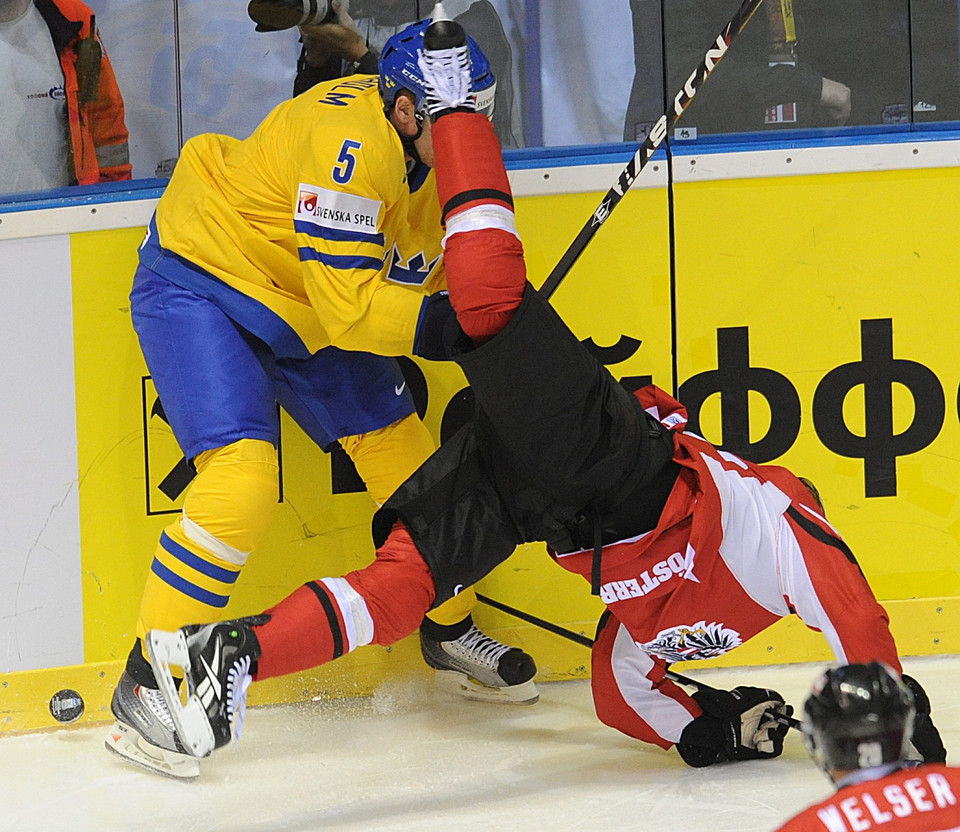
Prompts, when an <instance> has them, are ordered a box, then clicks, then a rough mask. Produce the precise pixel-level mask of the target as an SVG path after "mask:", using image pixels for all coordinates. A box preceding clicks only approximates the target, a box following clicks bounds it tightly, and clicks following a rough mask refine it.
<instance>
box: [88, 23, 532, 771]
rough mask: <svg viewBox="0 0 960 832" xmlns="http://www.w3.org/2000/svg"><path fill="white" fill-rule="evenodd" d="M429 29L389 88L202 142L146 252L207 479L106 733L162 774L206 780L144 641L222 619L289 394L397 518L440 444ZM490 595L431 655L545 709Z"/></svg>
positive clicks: (193, 444) (174, 547)
mask: <svg viewBox="0 0 960 832" xmlns="http://www.w3.org/2000/svg"><path fill="white" fill-rule="evenodd" d="M427 23H428V21H422V22H421V23H418V24H414V25H412V26H410V27H408V28H407V29H405V30H404V31H402V32H400V33H399V34H397V35H395V36H394V37H393V38H391V40H390V41H389V42H388V44H387V46H386V47H385V48H384V51H383V54H382V55H381V58H380V76H379V78H378V77H377V76H362V75H361V76H352V77H349V78H344V79H339V80H336V81H331V82H328V83H324V84H319V85H317V86H316V87H313V88H312V89H310V90H308V91H307V92H305V93H303V94H302V95H300V96H298V97H297V98H294V99H293V100H291V101H287V102H284V103H283V104H280V105H279V106H278V107H277V108H276V109H275V110H274V111H273V112H272V113H270V115H269V116H267V118H266V119H265V120H264V121H263V123H262V124H261V125H260V126H259V127H258V128H257V129H256V131H255V132H254V133H253V134H252V135H251V136H250V137H249V138H247V139H245V140H242V141H240V140H237V139H233V138H230V137H227V136H219V135H210V134H205V135H201V136H197V137H195V138H193V139H190V140H189V141H188V142H187V143H186V144H185V145H184V147H183V151H182V154H181V157H180V160H179V161H178V163H177V166H176V169H175V171H174V173H173V177H172V178H171V180H170V183H169V185H168V186H167V188H166V191H165V192H164V194H163V196H162V197H161V199H160V201H159V203H158V205H157V210H156V213H155V216H154V218H153V220H152V221H151V223H150V226H149V229H148V231H147V235H146V237H145V239H144V242H143V244H142V245H141V248H140V265H139V267H138V269H137V272H136V274H135V276H134V284H133V290H132V292H131V295H130V301H131V314H132V318H133V323H134V328H135V329H136V331H137V335H138V337H139V339H140V346H141V349H142V351H143V354H144V358H145V359H146V362H147V366H148V368H149V370H150V374H151V376H152V379H153V382H154V384H155V386H156V389H157V392H158V394H159V397H160V400H161V402H162V404H163V408H164V411H165V414H166V417H167V419H168V420H169V423H170V425H171V427H172V428H173V431H174V434H175V435H176V437H177V441H178V442H179V444H180V446H181V449H182V450H183V453H184V455H185V456H186V458H187V459H188V460H190V462H191V464H192V466H193V467H194V468H195V470H196V477H195V478H194V480H193V481H192V483H191V485H190V487H189V490H188V491H187V494H186V495H185V498H184V504H183V511H182V513H181V514H180V515H179V516H178V517H177V518H176V520H175V521H174V522H173V523H171V524H170V525H169V526H168V527H167V528H166V529H164V531H163V533H162V534H161V536H160V541H159V544H158V546H157V549H156V551H155V554H154V557H153V560H152V563H151V566H150V572H149V574H148V578H147V582H146V586H145V589H144V594H143V599H142V602H141V607H140V615H139V620H138V622H137V641H136V644H135V645H134V646H133V649H132V650H131V652H130V656H129V658H128V660H127V664H126V668H125V670H124V672H123V674H122V675H121V678H120V680H119V683H118V685H117V688H116V690H115V692H114V696H113V701H112V711H113V714H114V716H115V718H116V723H115V724H114V726H113V728H112V729H111V731H110V732H109V733H108V735H107V738H106V745H107V748H108V749H110V750H111V751H113V752H115V753H117V754H119V755H120V756H122V757H124V758H126V759H128V760H130V761H132V762H134V763H137V764H139V765H142V766H144V767H146V768H148V769H151V770H154V771H157V772H159V773H162V774H166V775H169V776H172V777H178V778H185V779H189V778H193V777H196V776H197V775H198V774H199V767H198V763H197V760H196V758H194V757H190V756H188V755H184V754H183V753H182V752H183V747H182V745H181V743H180V741H179V738H178V737H177V735H176V731H175V730H174V729H173V726H172V723H171V722H170V720H169V713H168V712H167V710H166V706H165V705H164V703H163V698H162V696H160V694H159V692H158V690H157V685H156V680H155V679H154V676H153V671H152V669H151V667H150V665H149V663H148V662H147V660H146V658H145V655H144V652H143V649H142V639H143V637H144V635H145V633H146V632H147V631H149V630H152V629H161V630H176V629H177V628H178V627H180V626H182V625H184V624H186V623H188V622H189V623H195V622H212V621H216V620H218V619H219V618H220V615H221V611H222V610H223V608H224V607H225V606H226V604H227V602H228V601H229V598H230V595H231V590H232V587H233V586H234V584H235V582H236V581H237V579H238V577H239V575H240V573H241V571H242V569H243V566H244V564H245V563H246V561H247V558H248V557H249V555H250V554H251V552H252V551H253V550H254V549H255V548H256V545H257V543H258V541H259V539H260V537H261V536H262V534H263V532H264V531H265V529H266V527H267V525H268V523H269V521H270V518H271V516H272V513H273V510H274V508H275V507H276V504H277V498H278V459H277V450H276V446H277V440H278V431H279V425H278V417H277V408H276V405H277V402H279V403H280V404H281V405H282V406H283V407H284V408H285V409H286V410H287V412H288V413H289V414H290V416H291V417H293V419H294V420H295V421H297V423H298V424H299V425H300V426H301V427H302V428H303V430H304V431H305V432H306V433H307V435H309V436H310V437H311V438H312V439H313V440H314V441H315V442H317V444H318V445H320V446H321V447H322V448H324V449H329V448H330V447H331V446H332V445H333V444H334V443H337V442H339V444H340V445H341V446H342V447H343V448H344V449H345V450H346V452H347V453H348V454H349V456H350V457H351V459H352V460H353V462H354V464H355V466H356V468H357V471H358V472H359V474H360V476H361V477H362V478H363V480H364V482H365V483H366V485H367V490H368V491H369V492H370V494H371V496H372V497H373V499H374V500H375V501H376V502H377V503H378V504H379V503H383V502H385V501H386V499H387V497H389V496H390V494H391V493H392V492H393V491H394V489H395V488H396V487H397V486H398V485H399V484H400V483H401V482H403V481H404V480H405V479H406V478H407V477H408V476H409V475H410V474H411V473H413V471H415V470H416V469H417V468H418V467H419V465H420V464H421V463H422V462H423V461H424V460H425V459H426V458H427V457H428V456H429V455H430V454H431V453H432V452H433V450H434V443H433V440H432V437H431V436H430V434H429V433H428V431H427V429H426V428H425V427H424V425H423V424H422V422H421V421H420V420H419V418H418V417H417V414H416V411H415V408H414V405H413V401H412V398H411V396H410V393H409V389H408V387H407V386H405V385H404V380H403V377H402V375H401V373H400V369H399V365H398V363H397V361H396V358H395V357H394V356H398V355H411V354H413V355H418V356H421V357H423V358H427V359H433V358H440V357H445V356H446V355H447V350H446V349H445V347H444V346H443V344H442V341H443V336H444V333H445V332H449V331H450V328H449V327H445V324H446V322H447V321H453V319H454V318H453V312H452V309H451V307H450V304H449V300H448V299H447V297H446V294H445V292H443V291H442V290H443V289H444V287H445V280H444V272H443V262H442V256H441V254H442V246H441V237H442V229H441V216H440V206H439V201H438V198H437V190H436V185H435V183H434V181H433V174H432V172H431V170H430V165H431V163H432V159H433V151H432V143H431V136H430V123H429V120H428V119H425V118H424V114H425V112H426V100H425V99H426V88H425V87H424V85H423V83H422V80H421V79H420V70H419V67H418V65H417V53H418V51H419V49H420V48H421V46H422V41H423V31H424V29H425V28H426V25H427ZM470 55H471V60H472V64H473V76H474V90H475V91H476V98H477V102H476V104H477V107H478V108H479V109H481V110H483V109H484V108H490V107H492V103H493V98H494V89H495V82H494V79H493V76H492V74H491V73H490V70H489V67H488V64H487V62H486V59H485V58H484V56H483V54H482V53H481V52H480V50H479V49H478V48H477V47H476V44H474V43H472V42H471V50H470ZM475 603H476V598H475V595H474V593H473V591H472V590H466V591H464V592H462V593H461V594H460V595H459V596H457V597H455V598H453V599H452V600H451V601H450V602H448V603H447V604H444V605H442V606H441V607H439V608H438V609H436V610H434V611H433V612H431V614H430V618H427V619H424V622H423V626H422V627H421V648H422V652H423V657H424V659H425V661H426V662H427V663H428V664H429V665H430V666H432V667H434V668H436V669H437V671H438V673H439V674H441V675H442V676H443V677H444V678H445V679H447V680H449V681H452V682H454V684H455V687H456V689H458V690H459V691H460V692H461V693H463V694H464V695H465V696H467V697H469V698H476V699H482V700H490V701H500V702H513V703H532V702H535V701H536V699H537V691H536V687H535V685H534V682H533V677H534V676H535V674H536V666H535V664H534V662H533V660H532V658H531V657H530V656H529V655H527V654H526V653H525V652H523V651H522V650H520V649H518V648H513V647H509V646H508V645H505V644H501V643H499V642H497V641H495V640H494V639H491V638H490V637H488V636H486V635H485V634H483V633H482V632H481V631H480V630H478V629H477V628H476V626H475V625H474V624H473V621H472V619H471V616H470V611H471V610H472V608H473V606H474V604H475Z"/></svg>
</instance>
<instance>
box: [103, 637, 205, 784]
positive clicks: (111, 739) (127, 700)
mask: <svg viewBox="0 0 960 832" xmlns="http://www.w3.org/2000/svg"><path fill="white" fill-rule="evenodd" d="M136 649H137V650H139V649H140V648H139V647H137V648H136ZM143 665H144V667H146V661H144V662H143ZM171 684H172V681H171ZM110 710H111V711H112V712H113V716H114V718H115V719H116V722H115V723H114V725H113V727H112V728H111V729H110V731H109V732H108V733H107V736H106V739H105V740H104V744H105V745H106V747H107V750H108V751H112V752H113V753H114V754H116V755H117V756H119V757H122V758H123V759H124V760H127V761H129V762H131V763H135V764H136V765H138V766H141V767H142V768H145V769H148V770H149V771H152V772H154V773H156V774H162V775H164V776H166V777H175V778H177V779H178V780H193V779H194V778H196V777H197V776H198V775H199V774H200V764H199V762H198V761H197V760H196V758H195V757H193V756H190V755H189V754H188V752H187V748H186V746H185V745H184V744H183V742H182V741H181V740H180V736H179V734H178V733H177V729H176V726H175V724H174V721H173V717H172V715H171V713H170V709H169V708H168V707H167V704H166V702H165V701H164V697H163V696H162V694H161V693H160V691H159V690H158V689H157V688H156V687H148V686H147V685H141V684H138V683H137V682H136V681H135V680H134V678H133V676H131V675H130V673H129V672H128V671H126V670H124V672H123V675H122V676H121V677H120V681H119V683H118V684H117V687H116V690H114V692H113V700H112V701H111V703H110Z"/></svg>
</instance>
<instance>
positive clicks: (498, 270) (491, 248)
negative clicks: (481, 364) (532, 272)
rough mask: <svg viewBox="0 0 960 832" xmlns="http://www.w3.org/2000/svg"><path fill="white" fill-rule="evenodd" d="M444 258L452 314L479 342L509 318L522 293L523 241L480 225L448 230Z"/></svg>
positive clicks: (523, 268) (495, 332)
mask: <svg viewBox="0 0 960 832" xmlns="http://www.w3.org/2000/svg"><path fill="white" fill-rule="evenodd" d="M444 259H445V260H446V264H447V265H446V269H447V286H448V287H449V289H450V302H451V303H452V304H453V308H454V310H455V311H456V313H457V320H458V321H460V326H461V327H462V328H463V331H464V332H465V333H467V335H469V336H470V337H471V338H472V339H473V341H474V342H475V343H476V344H482V343H484V342H485V341H488V340H489V339H490V338H492V337H493V336H494V335H496V334H497V333H498V332H499V331H500V330H501V329H503V328H504V327H505V326H506V325H507V324H508V323H509V322H510V319H511V318H512V317H513V313H514V311H515V310H516V308H517V307H518V306H519V305H520V301H521V300H522V299H523V289H524V286H525V285H526V280H527V270H526V265H525V264H524V260H523V246H522V245H521V243H520V240H518V239H517V238H516V237H514V236H513V234H510V233H509V232H507V231H502V230H500V229H491V228H484V229H480V230H477V231H470V232H467V233H462V234H454V235H453V236H451V237H450V238H449V239H448V240H447V246H446V250H445V253H444Z"/></svg>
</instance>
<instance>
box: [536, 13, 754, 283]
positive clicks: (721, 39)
mask: <svg viewBox="0 0 960 832" xmlns="http://www.w3.org/2000/svg"><path fill="white" fill-rule="evenodd" d="M762 2H763V0H743V3H742V4H741V5H740V8H739V9H738V10H737V13H736V14H735V15H734V16H733V17H732V18H731V19H730V21H729V22H728V23H727V25H726V26H725V27H724V29H723V31H722V32H721V33H720V34H719V35H718V36H717V39H716V41H715V42H714V43H713V44H711V45H710V48H709V49H708V50H707V52H706V54H705V55H704V56H703V60H702V61H701V62H700V66H698V67H697V68H696V69H695V70H694V71H693V72H692V73H690V77H689V78H687V81H686V83H685V84H684V85H683V89H681V90H680V91H679V92H678V93H677V94H676V96H675V97H674V99H673V107H672V108H671V109H670V110H668V111H667V112H666V113H664V114H663V115H662V116H660V118H659V120H658V121H657V123H656V124H654V126H653V129H652V130H651V131H650V133H649V134H648V135H647V137H646V138H645V139H644V140H643V143H642V144H641V145H640V147H639V148H637V152H636V153H635V154H634V156H633V158H632V159H631V160H630V161H629V162H627V166H626V167H625V168H624V169H623V170H622V171H620V175H619V176H618V177H617V181H616V183H615V184H614V186H613V187H612V188H611V189H610V190H609V191H607V194H606V196H605V197H604V198H603V201H602V202H601V203H600V205H599V206H597V209H596V210H595V211H594V212H593V214H592V216H591V217H590V219H589V220H587V222H586V224H585V225H584V226H583V228H581V229H580V233H579V234H577V236H576V237H575V238H574V240H573V242H572V243H571V244H570V246H569V247H568V248H567V250H566V251H565V252H564V254H563V256H562V257H561V258H560V261H559V262H558V263H557V265H556V266H554V268H553V271H552V272H550V274H549V275H548V276H547V279H546V280H545V281H544V282H543V285H542V286H541V287H540V293H541V294H542V295H543V296H544V297H546V298H549V297H550V296H551V295H553V293H554V292H555V291H556V290H557V287H558V286H559V285H560V281H562V280H563V279H564V278H565V277H566V276H567V273H568V272H569V271H570V269H572V268H573V265H574V263H576V262H577V260H578V259H579V258H580V255H581V254H583V251H584V249H585V248H586V247H587V244H588V243H589V242H590V240H592V239H593V235H594V234H596V233H597V231H598V230H599V229H600V226H601V225H603V224H604V223H605V222H606V221H607V219H608V218H609V217H610V214H612V213H613V209H614V208H616V207H617V205H619V204H620V200H621V199H623V197H624V194H626V192H627V191H628V190H629V189H630V187H631V186H632V185H633V183H634V182H635V181H636V180H637V177H638V176H639V175H640V171H642V170H643V168H644V167H645V166H646V164H647V162H649V161H650V157H651V156H653V154H654V153H655V152H656V150H657V148H658V147H660V145H661V144H662V143H663V140H664V139H665V138H666V137H667V135H668V134H669V132H670V130H671V128H672V127H673V126H674V125H675V124H676V123H677V120H678V119H679V118H680V116H682V115H683V113H684V111H685V110H686V109H687V107H688V106H689V105H690V102H691V101H693V97H694V96H695V95H696V94H697V91H698V90H699V89H700V87H701V86H702V85H703V83H704V81H706V80H707V78H709V77H710V74H711V73H712V72H713V70H714V67H716V65H717V64H718V63H720V61H721V59H722V58H723V56H724V55H725V54H726V53H727V49H729V47H730V44H731V43H732V42H733V39H734V38H735V37H736V36H737V35H738V34H740V32H742V31H743V29H744V27H745V26H746V25H747V23H748V22H749V20H750V18H751V17H753V13H754V12H755V11H756V10H757V9H758V8H759V6H760V4H761V3H762Z"/></svg>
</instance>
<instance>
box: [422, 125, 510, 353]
mask: <svg viewBox="0 0 960 832" xmlns="http://www.w3.org/2000/svg"><path fill="white" fill-rule="evenodd" d="M433 149H434V156H435V166H436V172H437V189H438V192H439V194H440V204H441V205H442V206H443V214H444V221H445V223H446V226H447V238H446V241H445V246H444V252H445V253H444V258H445V262H446V271H447V286H448V288H449V290H450V302H451V303H452V304H453V308H454V309H455V310H456V313H457V319H458V320H459V321H460V326H461V327H463V331H464V332H466V333H467V335H469V336H470V337H471V338H472V339H473V340H474V341H475V342H477V343H483V342H484V341H486V340H489V339H490V338H491V337H493V336H494V335H496V334H497V333H498V332H499V331H500V330H501V329H503V327H504V326H506V324H507V323H508V322H509V320H510V319H511V318H512V317H513V312H514V310H515V309H516V308H517V306H519V305H520V301H521V299H522V298H523V291H524V287H525V284H526V266H525V264H524V260H523V246H522V245H521V244H520V240H519V238H518V237H517V234H516V225H515V223H514V218H513V196H512V194H511V192H510V182H509V180H508V179H507V172H506V169H505V168H504V166H503V157H502V156H501V153H500V144H499V143H498V141H497V137H496V135H495V134H494V132H493V126H492V125H491V124H490V122H489V121H488V120H487V118H486V117H485V116H482V115H480V114H478V113H451V114H449V115H445V116H444V117H443V118H441V119H438V120H437V122H436V123H435V124H434V125H433Z"/></svg>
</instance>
